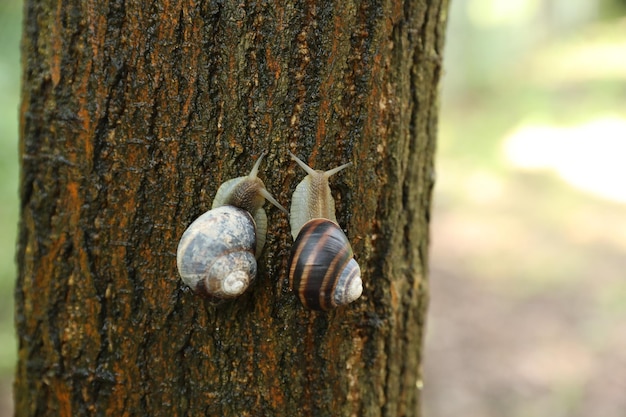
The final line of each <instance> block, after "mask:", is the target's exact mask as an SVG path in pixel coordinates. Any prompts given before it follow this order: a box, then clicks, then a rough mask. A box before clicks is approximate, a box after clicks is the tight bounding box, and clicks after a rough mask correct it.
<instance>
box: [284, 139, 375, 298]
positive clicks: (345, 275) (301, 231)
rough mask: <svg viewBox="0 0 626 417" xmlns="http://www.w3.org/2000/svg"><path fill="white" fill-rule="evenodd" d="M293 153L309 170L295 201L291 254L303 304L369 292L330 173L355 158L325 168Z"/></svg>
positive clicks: (296, 287) (293, 284)
mask: <svg viewBox="0 0 626 417" xmlns="http://www.w3.org/2000/svg"><path fill="white" fill-rule="evenodd" d="M289 154H290V155H291V158H292V159H293V160H294V161H296V162H297V163H298V165H300V166H301V167H302V169H304V170H305V171H306V173H307V174H308V175H307V176H306V177H304V179H303V180H302V181H301V182H300V183H299V184H298V186H297V187H296V190H295V191H294V193H293V197H292V200H291V214H290V224H291V234H292V236H293V238H294V240H295V241H294V244H293V246H292V248H291V257H290V259H289V285H290V286H291V288H292V290H293V291H295V292H296V293H297V295H298V298H299V299H300V301H301V302H302V305H304V306H305V307H308V308H310V309H312V310H329V309H330V308H333V307H338V306H342V305H345V304H349V303H351V302H353V301H354V300H356V299H357V298H359V297H360V296H361V293H362V292H363V282H362V281H361V269H360V268H359V264H358V263H357V262H356V261H355V260H354V257H353V256H354V254H353V252H352V247H351V246H350V242H349V241H348V238H347V237H346V235H345V234H344V233H343V231H342V230H341V228H340V227H339V225H338V224H337V219H336V217H335V200H333V197H332V195H331V193H330V187H329V186H328V178H329V177H330V176H331V175H333V174H335V173H337V172H339V171H341V170H342V169H344V168H346V167H348V166H350V165H351V163H347V164H344V165H341V166H339V167H337V168H334V169H331V170H329V171H326V172H322V171H316V170H314V169H312V168H311V167H309V166H308V165H307V164H305V163H304V162H302V161H301V160H300V159H299V158H298V157H296V156H295V155H294V154H292V153H291V152H290V153H289Z"/></svg>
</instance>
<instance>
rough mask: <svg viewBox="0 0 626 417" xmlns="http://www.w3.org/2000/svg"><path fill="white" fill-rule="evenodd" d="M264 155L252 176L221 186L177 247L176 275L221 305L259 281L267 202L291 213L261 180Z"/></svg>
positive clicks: (251, 173)
mask: <svg viewBox="0 0 626 417" xmlns="http://www.w3.org/2000/svg"><path fill="white" fill-rule="evenodd" d="M264 156H265V153H263V154H261V156H260V157H259V159H257V161H256V163H255V164H254V166H253V167H252V171H250V174H248V175H247V176H243V177H238V178H233V179H231V180H228V181H226V182H225V183H223V184H222V185H221V186H220V187H219V189H218V190H217V193H216V194H215V198H214V199H213V205H212V208H211V210H209V211H207V212H206V213H204V214H202V215H201V216H200V217H198V218H197V219H196V220H194V222H193V223H191V225H189V227H188V228H187V230H185V232H184V233H183V235H182V237H181V239H180V242H179V243H178V250H177V252H176V264H177V266H178V273H179V274H180V276H181V278H182V280H183V282H184V283H185V284H187V285H188V286H189V287H191V288H192V289H193V290H194V291H195V292H196V293H198V294H199V295H202V296H204V297H207V298H212V299H217V300H222V299H230V298H234V297H237V296H239V295H241V294H243V292H245V291H246V289H247V288H248V287H249V286H250V284H251V283H252V281H254V278H255V277H256V272H257V265H256V259H257V258H258V257H259V256H260V254H261V250H262V249H263V246H264V245H265V232H266V230H267V216H266V214H265V210H263V204H264V203H265V200H266V199H267V200H268V201H269V202H270V203H272V204H273V205H275V206H276V207H278V208H279V209H280V210H281V211H283V212H284V213H287V210H285V208H284V207H283V206H281V205H280V203H279V202H278V201H276V200H275V199H274V197H272V195H271V194H270V193H269V192H268V191H267V190H266V189H265V185H264V184H263V181H261V180H260V179H259V178H258V177H257V173H258V171H259V165H260V164H261V160H262V159H263V157H264Z"/></svg>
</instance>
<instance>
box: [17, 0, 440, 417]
mask: <svg viewBox="0 0 626 417" xmlns="http://www.w3.org/2000/svg"><path fill="white" fill-rule="evenodd" d="M446 11H447V1H446V0H413V1H407V2H400V1H394V0H383V1H372V0H363V1H355V2H351V1H347V2H337V3H336V4H332V3H331V2H315V1H307V2H291V1H275V2H274V1H262V2H243V3H239V2H221V1H194V0H180V1H176V0H173V1H156V2H152V1H146V0H137V1H124V0H110V1H107V0H91V1H83V0H63V1H62V0H44V1H35V0H27V1H26V5H25V20H24V37H23V90H22V92H23V98H22V100H23V101H22V106H21V110H20V120H21V132H20V135H21V141H20V153H21V167H22V171H21V224H20V236H19V245H18V255H17V258H18V262H19V277H18V282H17V288H16V304H17V311H16V325H17V331H18V334H19V363H18V367H17V374H16V381H15V400H16V405H15V407H16V413H17V414H18V415H20V416H43V415H59V416H68V417H70V416H83V415H107V416H181V415H211V416H271V415H280V416H338V415H345V416H349V415H353V416H357V415H358V416H405V415H406V416H414V415H418V414H419V393H420V387H421V366H420V363H421V359H422V358H421V352H422V337H423V330H424V319H425V313H426V305H427V283H426V281H425V276H426V271H427V252H428V220H429V209H430V199H431V189H432V186H433V181H434V175H433V154H434V148H435V137H436V121H437V93H438V81H439V77H440V75H441V52H442V44H443V34H444V27H445V21H446ZM263 150H268V151H269V154H268V156H267V157H266V160H265V161H264V162H263V165H262V166H261V177H262V178H263V179H264V181H265V183H266V186H267V188H268V189H269V190H270V191H271V192H272V193H273V194H274V195H275V196H276V197H277V199H278V200H279V201H281V202H282V203H283V204H285V205H287V206H288V204H289V202H290V196H291V193H292V192H293V190H294V188H295V186H296V184H297V182H298V181H300V180H301V179H302V176H303V173H302V172H301V170H300V169H299V168H298V167H297V166H296V165H295V164H294V163H293V162H291V161H290V160H289V158H288V155H287V150H291V151H293V152H294V153H296V154H297V155H299V156H301V157H302V158H303V159H305V160H307V161H308V162H309V163H310V164H311V165H312V166H313V167H315V168H319V169H328V168H331V167H334V166H336V165H338V164H340V163H344V162H346V161H353V162H354V166H353V167H351V168H350V169H348V170H345V171H344V172H342V173H341V174H338V175H337V176H336V178H333V180H332V182H331V187H332V189H333V193H334V195H335V196H336V200H337V209H338V219H339V222H340V224H341V225H342V226H343V227H344V228H345V230H346V231H347V234H348V236H349V237H350V239H351V241H352V244H353V247H354V251H355V254H356V258H357V260H358V262H359V263H360V265H361V268H362V270H363V278H364V281H365V290H364V295H363V297H362V298H361V299H360V300H359V301H357V302H356V303H354V304H352V305H350V306H349V307H345V308H340V309H337V310H335V311H332V312H329V313H315V312H311V311H307V310H304V309H303V308H302V307H301V305H300V304H299V302H298V301H297V299H296V297H295V296H294V295H293V294H292V293H291V292H290V291H289V289H288V285H287V280H286V264H287V259H288V254H289V248H290V245H291V243H292V240H291V237H290V235H289V229H288V219H287V218H286V216H285V215H284V214H282V213H280V212H279V211H278V210H276V209H274V208H272V207H271V206H269V205H268V206H267V210H268V216H269V224H270V227H269V234H268V242H267V245H266V249H265V252H264V255H263V256H262V258H261V259H260V262H259V268H260V274H259V276H258V278H257V281H256V282H255V283H254V284H253V286H252V288H251V289H250V290H249V291H248V292H247V293H246V294H244V295H243V296H242V297H241V298H239V299H238V300H236V301H233V302H229V303H226V304H224V305H221V306H219V307H217V308H216V307H213V306H211V305H210V304H209V303H207V302H206V301H204V300H202V299H200V298H198V297H196V296H194V295H193V294H192V293H191V292H190V291H189V290H188V289H186V288H185V287H184V285H183V284H182V282H181V281H180V279H179V278H178V276H177V271H176V262H175V251H176V246H177V243H178V239H179V237H180V235H181V234H182V232H183V231H184V229H185V228H186V227H187V225H188V224H189V223H190V222H191V221H192V220H193V219H194V218H196V217H197V216H198V215H200V214H201V213H202V212H203V211H205V210H207V209H208V208H209V207H210V204H211V200H212V197H213V195H214V193H215V190H216V189H217V187H218V186H219V184H220V183H222V182H223V181H224V180H226V179H229V178H232V177H235V176H239V175H244V174H246V173H247V172H248V171H249V169H250V168H251V166H252V164H253V162H254V160H255V159H256V157H257V156H258V155H259V154H260V153H261V151H263Z"/></svg>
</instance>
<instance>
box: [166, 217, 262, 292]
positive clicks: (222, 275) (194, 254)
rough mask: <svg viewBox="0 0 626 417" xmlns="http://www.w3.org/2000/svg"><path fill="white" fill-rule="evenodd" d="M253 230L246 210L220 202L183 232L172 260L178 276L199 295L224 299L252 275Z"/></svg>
mask: <svg viewBox="0 0 626 417" xmlns="http://www.w3.org/2000/svg"><path fill="white" fill-rule="evenodd" d="M255 249H256V233H255V225H254V220H253V219H252V216H251V215H250V213H248V212H247V211H245V210H242V209H240V208H237V207H234V206H222V207H218V208H216V209H213V210H209V211H207V212H206V213H204V214H203V215H201V216H200V217H198V218H197V219H196V220H195V221H194V222H193V223H192V224H191V225H190V226H189V227H188V228H187V230H186V231H185V232H184V233H183V236H182V237H181V239H180V242H179V244H178V251H177V256H176V262H177V266H178V272H179V273H180V276H181V278H182V280H183V282H185V284H187V285H188V286H189V287H191V288H192V289H193V290H194V291H195V292H197V293H198V294H199V295H203V296H205V297H214V298H219V299H228V298H233V297H237V296H239V295H240V294H242V293H243V292H244V291H245V290H246V289H247V288H248V286H249V285H250V283H251V282H252V281H253V280H254V278H255V277H256V269H257V268H256V259H255V254H254V251H255Z"/></svg>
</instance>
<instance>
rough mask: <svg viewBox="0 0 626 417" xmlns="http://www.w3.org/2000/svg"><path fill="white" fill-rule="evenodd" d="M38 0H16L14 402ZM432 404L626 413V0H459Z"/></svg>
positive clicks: (10, 249)
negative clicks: (23, 80) (27, 69)
mask: <svg viewBox="0 0 626 417" xmlns="http://www.w3.org/2000/svg"><path fill="white" fill-rule="evenodd" d="M20 24H21V2H20V1H17V0H2V1H1V2H0V94H1V96H2V99H1V100H0V198H1V199H2V201H3V203H2V204H1V205H0V232H1V233H0V416H5V415H6V416H10V415H12V405H11V402H12V400H11V384H12V378H13V368H14V363H15V361H16V341H15V340H16V339H15V335H14V330H13V286H14V282H15V265H14V257H15V255H14V252H15V250H14V248H15V241H16V230H17V213H18V200H17V183H18V171H17V107H18V102H19V76H20V66H19V37H20ZM444 66H445V76H444V79H443V88H442V106H441V121H440V129H439V130H440V137H439V142H438V154H437V186H436V189H435V198H434V208H435V212H434V215H433V224H432V233H431V234H432V238H431V240H432V251H431V264H430V269H431V272H430V285H431V309H430V314H429V318H428V332H427V339H426V354H425V380H424V388H423V390H424V393H423V399H424V414H425V416H426V417H451V416H463V417H492V416H493V417H496V416H497V417H501V416H507V417H534V416H542V417H543V416H549V417H560V416H563V417H565V416H567V417H590V416H593V417H624V416H625V415H626V0H452V1H451V9H450V21H449V27H448V32H447V42H446V56H445V60H444Z"/></svg>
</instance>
